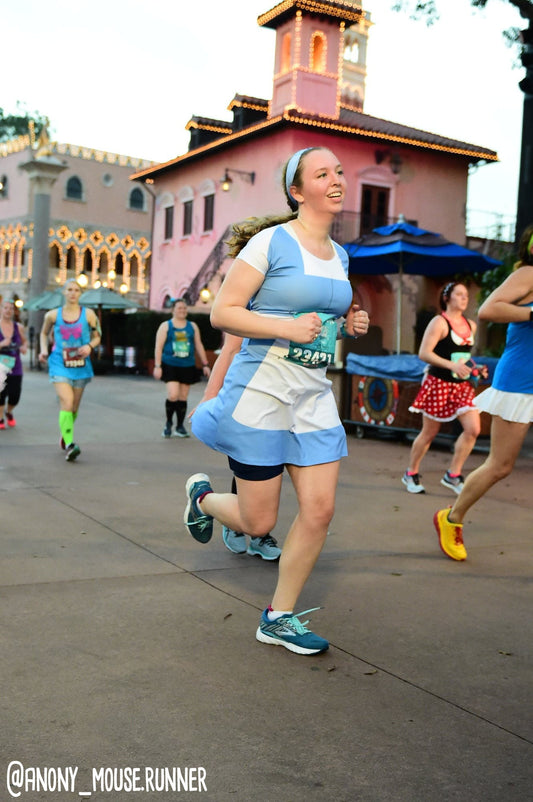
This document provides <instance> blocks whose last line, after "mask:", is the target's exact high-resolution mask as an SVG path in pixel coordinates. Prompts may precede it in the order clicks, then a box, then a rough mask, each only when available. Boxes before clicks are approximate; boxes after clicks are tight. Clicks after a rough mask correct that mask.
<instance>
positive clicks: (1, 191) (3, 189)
mask: <svg viewBox="0 0 533 802" xmlns="http://www.w3.org/2000/svg"><path fill="white" fill-rule="evenodd" d="M7 189H8V178H7V175H2V176H0V198H7Z"/></svg>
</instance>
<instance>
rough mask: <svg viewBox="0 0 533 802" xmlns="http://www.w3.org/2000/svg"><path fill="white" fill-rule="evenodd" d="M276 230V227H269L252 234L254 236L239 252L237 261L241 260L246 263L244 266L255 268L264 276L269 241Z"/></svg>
mask: <svg viewBox="0 0 533 802" xmlns="http://www.w3.org/2000/svg"><path fill="white" fill-rule="evenodd" d="M276 228H277V226H270V227H269V228H264V229H263V230H262V231H259V232H258V233H257V234H254V236H253V237H251V239H249V240H248V242H247V243H246V245H245V246H244V248H243V249H242V251H240V253H239V255H238V256H237V259H242V261H243V262H246V264H248V265H250V266H251V267H253V268H255V269H256V270H258V271H259V272H260V273H262V274H263V275H266V272H267V270H268V252H269V248H270V241H271V239H272V235H273V233H274V231H275V230H276Z"/></svg>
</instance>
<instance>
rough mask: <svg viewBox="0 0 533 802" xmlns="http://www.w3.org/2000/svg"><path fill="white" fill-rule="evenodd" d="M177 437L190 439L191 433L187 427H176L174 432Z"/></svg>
mask: <svg viewBox="0 0 533 802" xmlns="http://www.w3.org/2000/svg"><path fill="white" fill-rule="evenodd" d="M174 436H175V437H190V434H189V432H188V431H187V429H186V428H185V426H183V425H182V426H176V431H175V432H174Z"/></svg>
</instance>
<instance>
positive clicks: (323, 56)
mask: <svg viewBox="0 0 533 802" xmlns="http://www.w3.org/2000/svg"><path fill="white" fill-rule="evenodd" d="M363 17H364V12H363V10H362V8H361V6H360V3H359V2H358V1H357V0H284V2H282V3H279V4H278V5H277V6H275V7H274V8H273V9H271V10H270V11H267V12H266V13H265V14H262V15H261V16H260V17H258V20H257V22H258V24H259V25H264V26H265V27H268V28H274V29H275V30H276V55H275V62H274V82H273V91H272V101H271V103H270V108H269V117H276V116H278V115H280V114H283V112H284V111H285V110H286V109H292V110H295V111H298V112H301V113H302V114H308V115H317V116H321V117H328V118H330V119H337V118H338V117H339V113H340V101H341V89H342V85H341V76H342V66H343V59H344V51H345V42H344V36H345V30H346V26H347V25H348V26H350V25H354V24H355V23H358V22H359V21H360V20H361V18H363Z"/></svg>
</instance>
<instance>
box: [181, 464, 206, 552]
mask: <svg viewBox="0 0 533 802" xmlns="http://www.w3.org/2000/svg"><path fill="white" fill-rule="evenodd" d="M185 492H186V493H187V496H188V498H189V502H188V504H187V506H186V507H185V513H184V515H183V521H184V523H185V526H186V527H187V529H188V530H189V532H190V533H191V535H192V536H193V538H194V539H195V540H197V541H198V542H199V543H207V542H208V541H209V540H211V537H212V535H213V516H212V515H204V513H203V512H202V511H201V509H200V508H199V507H198V506H197V504H196V500H197V499H198V498H199V497H200V496H201V495H202V493H206V492H211V493H212V492H213V488H212V487H211V484H210V481H209V476H207V474H205V473H194V474H193V475H192V476H189V478H188V479H187V484H186V485H185Z"/></svg>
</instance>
